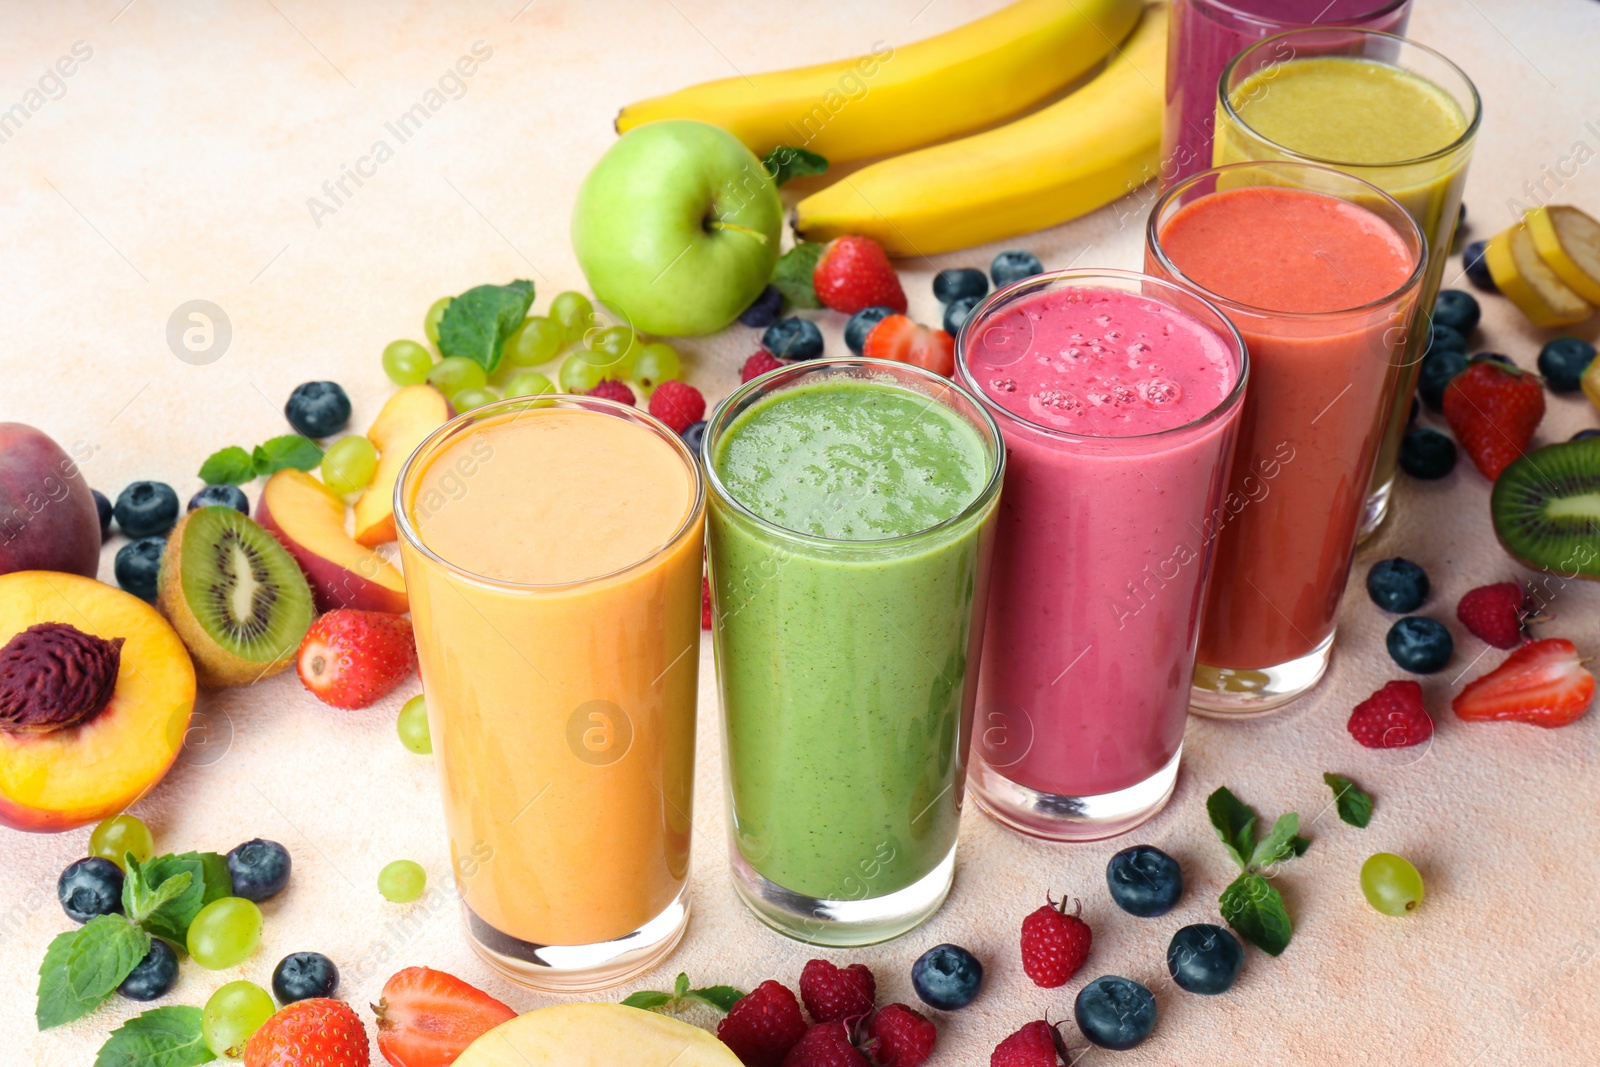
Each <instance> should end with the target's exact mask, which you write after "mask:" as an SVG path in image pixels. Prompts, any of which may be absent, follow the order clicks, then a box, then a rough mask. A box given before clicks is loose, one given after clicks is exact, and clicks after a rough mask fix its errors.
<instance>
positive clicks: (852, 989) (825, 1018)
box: [800, 960, 878, 1023]
mask: <svg viewBox="0 0 1600 1067" xmlns="http://www.w3.org/2000/svg"><path fill="white" fill-rule="evenodd" d="M877 995H878V983H877V981H876V980H875V979H874V978H873V977H872V972H871V971H869V970H867V967H866V965H865V964H862V963H852V964H851V965H850V966H848V967H843V968H841V967H835V966H834V965H833V964H831V963H829V962H828V961H827V960H812V961H810V962H809V963H807V964H806V965H805V969H804V970H802V971H801V972H800V999H801V1000H802V1001H803V1002H804V1003H805V1006H806V1011H808V1012H810V1013H811V1018H812V1020H813V1021H815V1022H819V1023H833V1022H839V1021H840V1020H842V1019H848V1018H850V1017H851V1016H852V1015H865V1014H867V1012H869V1011H871V1010H872V1005H873V1004H874V1003H876V1002H877Z"/></svg>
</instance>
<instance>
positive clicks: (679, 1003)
mask: <svg viewBox="0 0 1600 1067" xmlns="http://www.w3.org/2000/svg"><path fill="white" fill-rule="evenodd" d="M743 997H744V993H743V992H742V991H740V990H738V989H735V988H734V987H733V986H731V985H712V986H703V987H701V988H699V989H690V988H689V976H688V975H687V974H683V973H680V974H679V975H678V980H677V981H676V982H675V983H673V987H672V992H670V993H663V992H661V991H659V990H655V989H641V990H639V991H638V992H637V993H630V994H628V996H626V997H625V998H623V1001H622V1003H623V1005H624V1006H625V1007H629V1008H643V1009H644V1010H646V1011H656V1012H661V1013H662V1014H664V1015H676V1014H678V1013H679V1012H680V1011H682V1010H683V1009H684V1008H686V1007H688V1006H689V1005H690V1004H704V1005H706V1006H707V1007H711V1008H715V1009H716V1010H717V1011H720V1012H722V1013H723V1014H724V1015H726V1014H727V1013H728V1011H729V1009H731V1008H732V1007H733V1005H734V1004H735V1002H737V1001H738V1000H740V999H741V998H743Z"/></svg>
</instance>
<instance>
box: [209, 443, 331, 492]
mask: <svg viewBox="0 0 1600 1067" xmlns="http://www.w3.org/2000/svg"><path fill="white" fill-rule="evenodd" d="M321 462H322V449H321V448H320V447H319V446H318V445H317V443H316V442H315V441H313V440H311V439H310V438H308V437H301V436H300V435H299V434H297V433H286V434H283V435H282V436H281V437H272V438H268V439H267V440H265V441H263V442H261V443H260V444H259V445H257V446H256V447H255V448H253V449H251V450H250V451H249V452H246V451H245V450H244V449H242V448H240V447H239V446H238V445H229V446H228V447H227V448H222V449H218V450H217V451H215V452H213V453H211V455H209V456H207V457H206V461H205V462H204V463H202V464H200V480H201V481H203V482H205V483H206V484H207V485H243V484H244V483H245V482H248V481H251V480H252V479H255V478H265V477H270V476H271V475H274V474H277V473H278V472H279V471H283V470H296V471H308V470H310V469H311V468H313V467H315V466H316V465H317V464H319V463H321Z"/></svg>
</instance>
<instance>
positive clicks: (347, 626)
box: [295, 608, 417, 708]
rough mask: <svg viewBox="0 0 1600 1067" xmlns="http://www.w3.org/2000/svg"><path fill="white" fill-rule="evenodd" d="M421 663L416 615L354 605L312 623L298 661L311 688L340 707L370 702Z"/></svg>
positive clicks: (322, 698) (321, 699)
mask: <svg viewBox="0 0 1600 1067" xmlns="http://www.w3.org/2000/svg"><path fill="white" fill-rule="evenodd" d="M416 666H417V643H416V640H415V639H414V638H413V637H412V636H411V620H410V619H407V618H406V617H405V616H403V615H390V614H389V613H388V612H384V611H357V610H355V609H354V608H337V609H335V610H333V611H330V612H328V613H327V614H326V615H324V616H322V617H321V618H320V619H318V620H317V621H316V622H314V623H312V624H311V629H309V630H307V631H306V636H305V639H304V640H302V641H301V642H300V654H299V656H298V657H297V659H296V660H295V669H296V670H298V671H299V672H300V680H301V681H302V682H304V683H305V686H306V688H307V689H309V690H311V692H312V693H313V694H315V696H316V698H317V699H318V700H320V701H322V702H323V703H324V704H332V705H333V706H334V707H336V708H364V707H366V706H367V705H368V704H371V703H372V702H373V701H375V700H378V699H380V698H382V697H383V696H384V695H385V694H387V693H388V692H389V691H390V690H391V689H393V688H394V687H395V686H397V685H399V684H400V683H401V682H403V681H404V680H405V679H406V676H407V675H409V674H410V673H411V672H412V671H413V670H415V669H416Z"/></svg>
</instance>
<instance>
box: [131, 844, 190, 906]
mask: <svg viewBox="0 0 1600 1067" xmlns="http://www.w3.org/2000/svg"><path fill="white" fill-rule="evenodd" d="M126 862H127V872H128V873H127V877H126V878H124V879H123V881H122V910H123V913H124V914H126V915H127V917H128V919H129V921H130V922H135V923H143V922H144V921H145V920H146V919H148V918H150V916H151V915H152V914H154V913H155V912H156V911H157V910H159V909H160V908H162V907H164V906H165V905H167V904H169V903H171V902H172V901H173V900H174V899H176V898H177V897H178V896H180V895H181V894H182V893H183V892H184V891H185V890H187V889H188V888H189V886H190V885H191V884H193V882H194V880H195V874H194V872H191V871H179V872H178V873H176V874H173V875H171V876H170V877H166V878H164V879H163V880H162V881H161V882H160V883H159V884H155V885H152V884H151V883H150V881H149V879H148V876H147V875H146V874H145V869H144V868H142V867H140V866H139V861H138V860H137V859H135V858H134V856H133V854H132V853H131V852H130V853H128V855H127V856H126Z"/></svg>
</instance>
